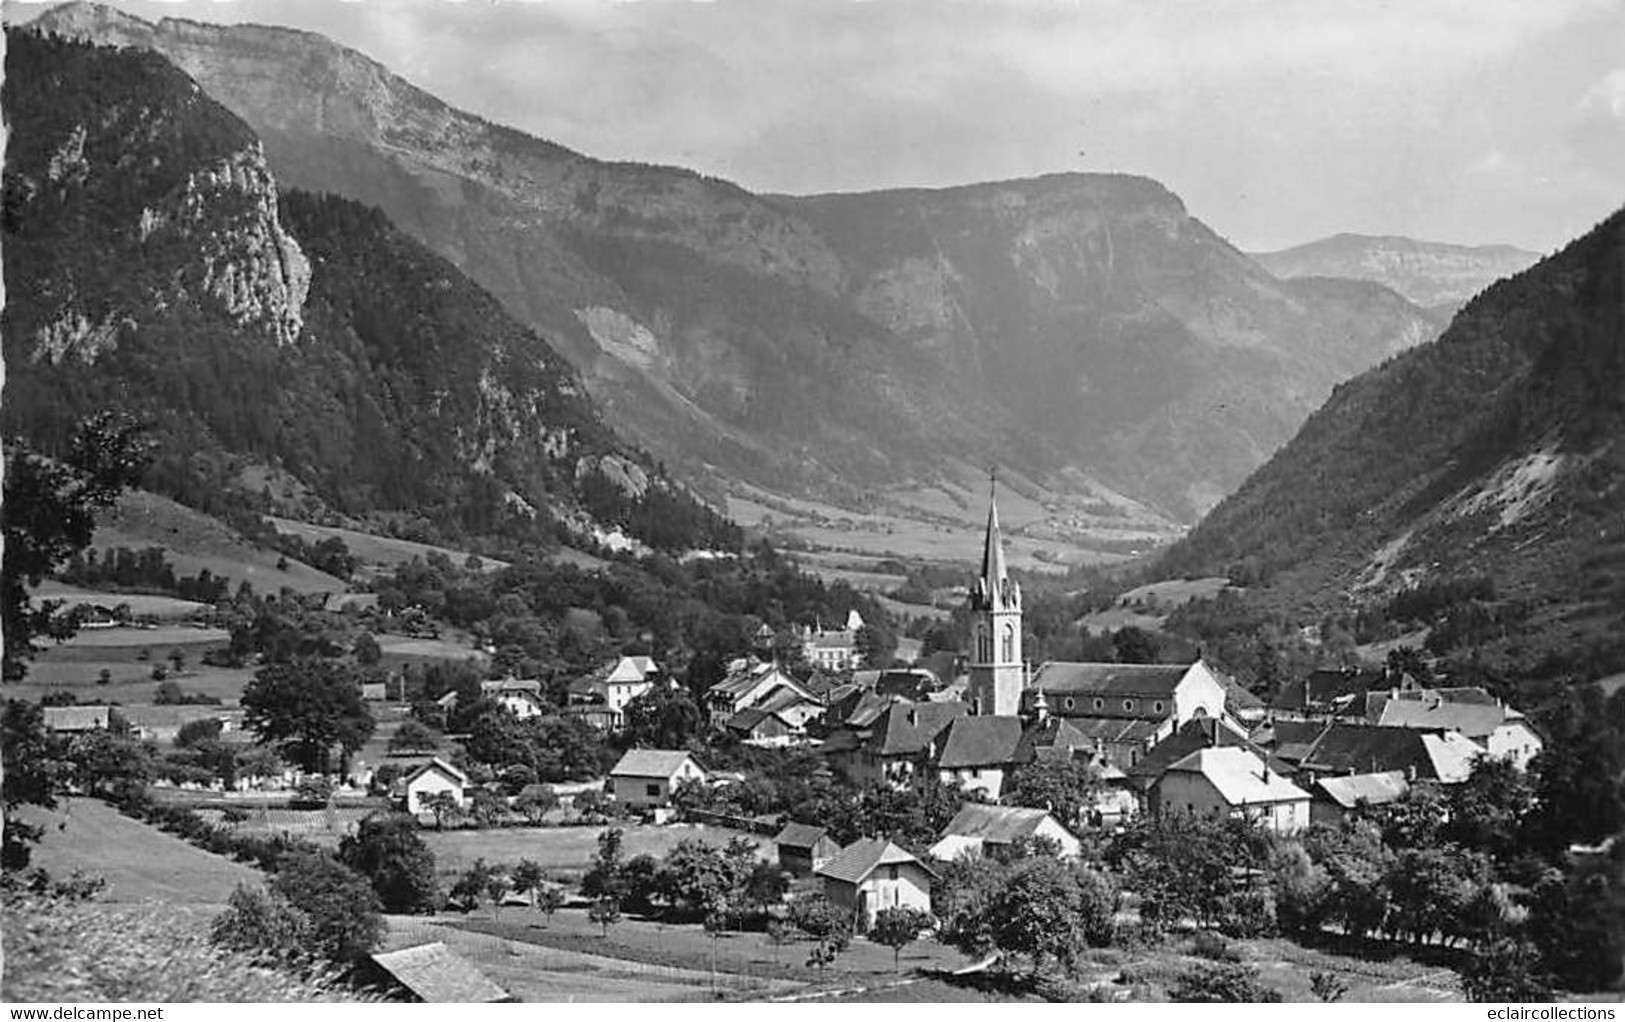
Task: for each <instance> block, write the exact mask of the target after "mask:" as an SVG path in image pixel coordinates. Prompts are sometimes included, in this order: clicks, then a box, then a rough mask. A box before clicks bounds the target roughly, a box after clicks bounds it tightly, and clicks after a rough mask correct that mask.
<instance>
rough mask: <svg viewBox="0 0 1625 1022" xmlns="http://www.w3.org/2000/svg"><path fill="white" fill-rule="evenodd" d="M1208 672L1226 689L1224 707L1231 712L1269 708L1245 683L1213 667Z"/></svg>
mask: <svg viewBox="0 0 1625 1022" xmlns="http://www.w3.org/2000/svg"><path fill="white" fill-rule="evenodd" d="M1208 673H1210V674H1212V675H1213V677H1214V678H1216V679H1218V682H1219V686H1220V687H1221V688H1223V689H1224V708H1225V709H1227V710H1229V711H1230V712H1231V713H1252V712H1256V711H1259V710H1264V709H1268V707H1266V706H1265V705H1264V700H1262V699H1260V698H1258V697H1257V696H1255V695H1253V693H1252V692H1251V691H1249V690H1248V688H1247V687H1246V686H1245V685H1243V684H1242V683H1241V682H1239V681H1237V680H1236V679H1234V678H1232V677H1231V676H1230V675H1228V674H1226V673H1224V672H1223V671H1216V670H1213V669H1212V668H1208Z"/></svg>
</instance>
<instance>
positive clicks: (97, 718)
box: [45, 706, 112, 731]
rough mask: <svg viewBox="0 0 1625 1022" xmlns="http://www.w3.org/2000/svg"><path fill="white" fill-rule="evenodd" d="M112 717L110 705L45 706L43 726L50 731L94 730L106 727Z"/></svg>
mask: <svg viewBox="0 0 1625 1022" xmlns="http://www.w3.org/2000/svg"><path fill="white" fill-rule="evenodd" d="M111 719H112V707H110V706H47V707H45V726H46V728H48V729H49V730H52V731H95V730H98V729H106V728H107V727H108V726H109V725H110V722H111Z"/></svg>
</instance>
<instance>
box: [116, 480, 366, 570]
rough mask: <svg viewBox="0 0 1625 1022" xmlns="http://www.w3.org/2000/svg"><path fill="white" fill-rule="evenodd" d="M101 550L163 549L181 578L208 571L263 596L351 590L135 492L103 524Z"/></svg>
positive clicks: (221, 526)
mask: <svg viewBox="0 0 1625 1022" xmlns="http://www.w3.org/2000/svg"><path fill="white" fill-rule="evenodd" d="M92 543H93V545H94V546H96V548H97V549H100V550H107V549H110V548H112V547H121V546H122V547H129V548H130V549H132V550H141V549H145V548H146V547H152V546H156V547H162V548H163V549H164V550H165V552H166V553H165V556H166V557H168V559H169V560H170V562H171V563H172V564H174V565H175V574H176V575H183V576H184V575H196V574H197V573H198V572H200V571H202V570H203V569H204V568H207V569H209V571H210V572H212V573H213V574H215V575H217V576H221V577H224V578H227V579H230V580H231V584H232V586H233V587H234V588H235V587H236V586H237V584H238V583H240V582H248V583H250V584H251V585H253V587H254V588H255V590H257V591H258V592H262V593H275V592H278V591H280V590H281V589H282V588H283V587H284V586H286V587H287V588H289V589H292V590H294V591H296V592H301V593H341V592H343V591H344V590H345V588H346V585H345V583H344V582H343V581H341V580H340V579H337V578H334V577H333V576H332V575H328V574H325V573H323V572H320V571H317V570H316V569H315V568H312V567H311V566H309V565H308V564H302V563H300V562H298V561H293V560H287V561H286V565H287V566H286V567H285V568H278V567H277V565H278V564H279V563H282V562H283V560H284V558H282V555H281V554H279V553H277V552H276V551H275V550H269V549H266V548H264V547H259V546H255V545H253V544H252V543H249V542H248V541H246V540H244V539H243V537H242V536H241V535H239V534H238V533H237V532H236V530H234V529H232V528H231V527H230V526H228V525H226V524H225V523H224V522H221V521H219V520H217V519H214V518H211V517H209V516H208V515H205V514H202V513H200V512H197V511H193V510H192V509H191V508H187V507H183V506H181V505H180V504H177V503H175V502H174V501H172V500H169V499H167V498H164V497H160V496H158V495H157V494H153V493H147V492H146V491H144V490H133V491H130V492H128V493H125V494H124V496H122V497H120V498H119V503H118V507H117V508H116V509H115V510H114V511H113V513H112V514H110V515H107V516H105V517H104V518H102V519H99V520H98V522H97V528H96V535H95V537H94V539H93V540H92Z"/></svg>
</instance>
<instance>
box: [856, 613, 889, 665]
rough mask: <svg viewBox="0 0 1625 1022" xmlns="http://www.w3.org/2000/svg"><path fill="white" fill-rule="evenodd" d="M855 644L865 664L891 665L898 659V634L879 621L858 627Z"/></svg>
mask: <svg viewBox="0 0 1625 1022" xmlns="http://www.w3.org/2000/svg"><path fill="white" fill-rule="evenodd" d="M853 646H854V648H855V649H856V651H857V654H858V656H859V657H861V658H862V662H863V666H865V667H871V668H884V667H890V666H891V665H892V661H893V660H895V659H896V654H897V634H896V633H895V632H893V631H892V630H891V629H890V628H887V627H885V626H884V625H882V624H880V623H879V622H875V623H873V624H865V625H864V626H863V627H862V628H859V629H858V634H857V635H856V636H855V637H854V639H853Z"/></svg>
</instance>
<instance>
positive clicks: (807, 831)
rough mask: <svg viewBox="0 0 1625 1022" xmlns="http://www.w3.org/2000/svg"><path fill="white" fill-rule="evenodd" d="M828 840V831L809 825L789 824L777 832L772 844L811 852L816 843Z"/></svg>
mask: <svg viewBox="0 0 1625 1022" xmlns="http://www.w3.org/2000/svg"><path fill="white" fill-rule="evenodd" d="M828 838H829V831H827V830H825V829H824V828H823V827H814V826H813V825H812V824H809V823H789V824H786V825H785V827H784V829H783V830H781V831H779V835H778V837H775V838H774V839H773V843H774V844H776V845H780V846H782V847H784V848H799V849H804V850H806V851H811V850H812V847H813V846H814V845H816V844H818V842H820V841H823V840H826V839H828Z"/></svg>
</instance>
